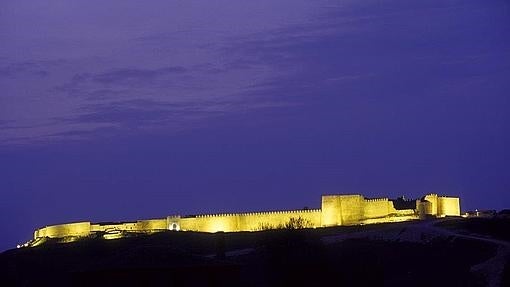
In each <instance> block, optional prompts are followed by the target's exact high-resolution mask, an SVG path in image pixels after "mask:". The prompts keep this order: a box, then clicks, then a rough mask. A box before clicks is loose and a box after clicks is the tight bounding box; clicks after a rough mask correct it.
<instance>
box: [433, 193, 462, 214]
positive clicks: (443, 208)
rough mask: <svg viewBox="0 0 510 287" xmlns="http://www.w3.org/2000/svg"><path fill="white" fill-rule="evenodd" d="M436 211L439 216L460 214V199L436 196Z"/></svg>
mask: <svg viewBox="0 0 510 287" xmlns="http://www.w3.org/2000/svg"><path fill="white" fill-rule="evenodd" d="M437 213H438V215H439V216H460V199H459V198H458V197H446V196H441V197H438V201H437Z"/></svg>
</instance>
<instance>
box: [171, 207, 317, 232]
mask: <svg viewBox="0 0 510 287" xmlns="http://www.w3.org/2000/svg"><path fill="white" fill-rule="evenodd" d="M291 218H294V219H298V218H299V219H301V220H302V223H303V224H304V225H305V227H320V226H321V211H320V209H314V210H290V211H274V212H254V213H234V214H214V215H198V216H196V217H184V218H180V219H178V218H176V217H173V218H172V219H170V218H169V224H170V225H171V224H172V223H177V224H179V227H180V230H189V231H202V232H217V231H225V232H234V231H257V230H264V229H272V228H279V227H283V226H284V225H285V224H287V223H288V222H289V221H290V220H291Z"/></svg>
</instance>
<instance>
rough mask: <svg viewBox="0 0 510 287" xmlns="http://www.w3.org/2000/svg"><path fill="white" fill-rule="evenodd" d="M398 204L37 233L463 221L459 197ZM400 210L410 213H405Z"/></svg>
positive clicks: (75, 226)
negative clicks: (455, 218)
mask: <svg viewBox="0 0 510 287" xmlns="http://www.w3.org/2000/svg"><path fill="white" fill-rule="evenodd" d="M395 202H396V201H395V200H390V199H388V198H377V199H367V198H365V197H363V196H362V195H359V194H352V195H323V196H322V203H321V208H320V209H302V210H286V211H269V212H252V213H249V212H248V213H226V214H205V215H193V216H178V215H177V216H168V217H166V218H158V219H149V220H137V221H132V222H103V223H91V222H88V221H83V222H75V223H67V224H58V225H51V226H46V227H43V228H40V229H37V230H36V231H35V232H34V239H38V238H46V237H47V238H64V237H86V236H89V235H91V234H98V233H103V234H105V238H108V237H107V235H108V234H110V235H112V234H119V233H124V232H133V233H140V232H144V233H151V232H159V231H164V230H183V231H199V232H218V231H224V232H237V231H258V230H265V229H275V228H285V227H288V224H289V223H291V222H294V223H296V222H297V223H298V224H299V226H298V227H300V228H301V227H309V228H317V227H327V226H340V225H356V224H371V223H382V222H397V221H406V220H414V219H420V218H426V217H444V216H460V199H459V198H458V197H446V196H438V195H437V194H428V195H426V196H424V197H423V198H421V199H417V200H415V201H405V202H404V203H405V204H404V205H402V204H395ZM396 206H397V208H396ZM399 206H406V207H405V208H400V207H399ZM111 238H116V237H111Z"/></svg>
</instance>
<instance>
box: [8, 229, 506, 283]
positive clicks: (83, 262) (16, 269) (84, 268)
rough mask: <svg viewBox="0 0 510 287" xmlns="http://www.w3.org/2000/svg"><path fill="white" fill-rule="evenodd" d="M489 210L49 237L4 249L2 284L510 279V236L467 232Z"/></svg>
mask: <svg viewBox="0 0 510 287" xmlns="http://www.w3.org/2000/svg"><path fill="white" fill-rule="evenodd" d="M482 220H485V221H480V219H477V221H471V220H466V219H461V220H452V221H447V222H441V223H440V224H439V225H446V226H448V229H443V228H439V227H437V225H434V224H433V223H434V222H410V223H397V224H380V225H370V226H353V227H334V228H324V229H301V230H273V231H261V232H252V233H249V232H247V233H216V234H207V233H196V232H162V233H156V234H152V235H139V236H132V237H127V238H122V239H116V240H104V239H99V238H87V239H83V240H80V241H77V242H72V243H67V244H60V243H55V242H47V243H45V244H43V245H41V246H38V247H34V248H21V249H16V250H9V251H6V252H4V253H2V254H1V255H0V267H1V269H0V270H1V271H2V276H1V280H2V282H1V284H0V286H151V285H152V286H320V285H321V284H328V283H334V284H335V286H375V285H377V286H487V285H490V284H497V285H501V286H504V285H505V284H507V286H510V285H508V283H509V282H510V281H509V279H510V276H509V272H510V270H509V268H510V267H509V264H508V261H509V258H508V248H507V247H508V246H507V244H508V241H505V240H503V241H501V240H498V239H497V238H495V239H493V238H491V237H480V238H479V237H477V236H478V235H477V234H474V233H470V234H468V233H469V231H468V229H469V228H470V226H471V224H473V225H474V226H477V224H481V222H485V223H483V224H495V223H494V222H493V221H491V220H493V219H482ZM475 223H476V224H475ZM497 224H499V225H497V227H496V228H495V230H498V229H499V228H506V230H508V226H509V225H508V220H506V221H498V223H497ZM457 227H458V228H460V227H462V228H463V230H464V233H462V234H458V233H455V232H456V231H451V230H454V229H455V228H457ZM475 229H476V228H475ZM496 234H499V233H497V232H496ZM486 235H487V234H486ZM499 239H506V240H507V238H505V237H504V236H503V237H499ZM498 268H499V269H498ZM503 268H505V269H504V273H503V272H502V271H503Z"/></svg>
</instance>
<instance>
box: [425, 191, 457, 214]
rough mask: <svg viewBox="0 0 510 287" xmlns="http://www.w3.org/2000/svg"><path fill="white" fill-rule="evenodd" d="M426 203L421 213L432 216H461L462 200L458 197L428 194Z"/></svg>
mask: <svg viewBox="0 0 510 287" xmlns="http://www.w3.org/2000/svg"><path fill="white" fill-rule="evenodd" d="M423 199H424V200H425V201H426V202H430V204H428V203H426V202H425V203H424V204H422V208H424V210H421V211H420V212H422V213H424V214H426V215H432V216H439V217H443V216H460V199H459V198H458V197H449V196H438V195H437V194H427V195H426V196H425V197H424V198H423Z"/></svg>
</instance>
